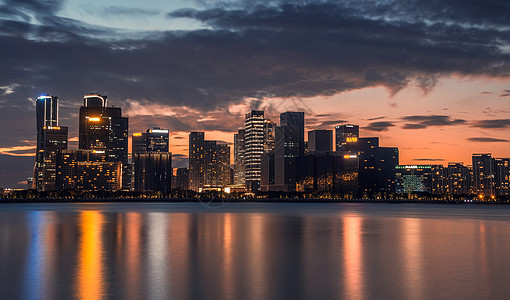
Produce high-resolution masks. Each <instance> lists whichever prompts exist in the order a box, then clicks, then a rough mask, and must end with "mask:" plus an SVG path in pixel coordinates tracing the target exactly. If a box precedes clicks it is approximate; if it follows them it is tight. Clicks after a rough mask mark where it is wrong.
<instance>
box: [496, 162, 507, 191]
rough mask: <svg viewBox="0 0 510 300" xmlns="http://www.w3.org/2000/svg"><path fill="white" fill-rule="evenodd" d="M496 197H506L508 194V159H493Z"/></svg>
mask: <svg viewBox="0 0 510 300" xmlns="http://www.w3.org/2000/svg"><path fill="white" fill-rule="evenodd" d="M494 167H495V172H494V173H495V174H494V176H495V178H494V180H495V185H496V195H500V196H508V195H509V194H510V159H509V158H496V159H494Z"/></svg>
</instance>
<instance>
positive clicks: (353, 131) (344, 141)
mask: <svg viewBox="0 0 510 300" xmlns="http://www.w3.org/2000/svg"><path fill="white" fill-rule="evenodd" d="M335 138H336V142H335V143H336V149H335V150H336V151H353V150H354V151H355V150H356V147H357V143H358V138H359V125H352V124H346V125H339V126H336V127H335Z"/></svg>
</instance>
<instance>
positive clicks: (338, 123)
mask: <svg viewBox="0 0 510 300" xmlns="http://www.w3.org/2000/svg"><path fill="white" fill-rule="evenodd" d="M348 122H349V121H346V120H331V121H322V122H321V123H320V125H319V127H321V126H322V127H326V126H336V125H340V124H344V123H348Z"/></svg>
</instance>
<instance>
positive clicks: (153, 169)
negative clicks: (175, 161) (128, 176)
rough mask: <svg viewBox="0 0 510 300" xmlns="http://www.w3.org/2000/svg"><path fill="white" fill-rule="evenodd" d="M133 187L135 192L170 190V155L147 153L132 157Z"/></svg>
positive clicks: (160, 152) (163, 152)
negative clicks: (133, 169)
mask: <svg viewBox="0 0 510 300" xmlns="http://www.w3.org/2000/svg"><path fill="white" fill-rule="evenodd" d="M133 162H134V166H135V182H134V187H135V190H137V191H159V192H162V193H164V194H168V193H170V192H171V190H172V154H171V153H170V152H167V151H147V152H142V153H137V154H134V155H133Z"/></svg>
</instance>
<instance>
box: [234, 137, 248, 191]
mask: <svg viewBox="0 0 510 300" xmlns="http://www.w3.org/2000/svg"><path fill="white" fill-rule="evenodd" d="M244 133H245V130H244V129H239V131H238V132H237V133H236V134H234V184H236V185H241V184H242V185H244V184H245V183H246V182H245V177H244V174H245V153H246V147H245V143H244V135H245V134H244Z"/></svg>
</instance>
